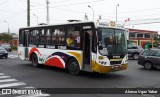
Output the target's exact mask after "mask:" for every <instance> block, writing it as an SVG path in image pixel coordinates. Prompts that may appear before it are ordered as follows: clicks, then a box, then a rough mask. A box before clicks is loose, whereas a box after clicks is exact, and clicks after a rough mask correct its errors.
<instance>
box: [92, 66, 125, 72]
mask: <svg viewBox="0 0 160 97" xmlns="http://www.w3.org/2000/svg"><path fill="white" fill-rule="evenodd" d="M127 67H128V64H121V65H113V66H101V65H99V64H96V65H94V66H92V68H93V69H92V71H93V72H98V73H109V72H115V71H121V70H125V69H127Z"/></svg>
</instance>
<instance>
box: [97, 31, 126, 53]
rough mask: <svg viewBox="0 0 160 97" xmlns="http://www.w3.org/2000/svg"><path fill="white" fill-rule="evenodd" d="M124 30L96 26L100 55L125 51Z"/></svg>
mask: <svg viewBox="0 0 160 97" xmlns="http://www.w3.org/2000/svg"><path fill="white" fill-rule="evenodd" d="M125 33H126V30H121V29H111V28H98V42H99V43H98V46H99V47H100V46H101V47H102V49H99V52H100V54H102V55H122V54H123V55H124V54H126V53H127V43H126V36H125Z"/></svg>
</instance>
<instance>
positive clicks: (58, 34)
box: [52, 28, 65, 45]
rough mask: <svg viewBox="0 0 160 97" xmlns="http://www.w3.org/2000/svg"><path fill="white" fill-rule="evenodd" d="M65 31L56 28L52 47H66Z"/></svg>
mask: <svg viewBox="0 0 160 97" xmlns="http://www.w3.org/2000/svg"><path fill="white" fill-rule="evenodd" d="M64 40H65V30H64V28H56V29H54V30H53V33H52V45H64V44H65V42H64Z"/></svg>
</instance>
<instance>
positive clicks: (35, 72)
mask: <svg viewBox="0 0 160 97" xmlns="http://www.w3.org/2000/svg"><path fill="white" fill-rule="evenodd" d="M159 73H160V70H145V69H143V67H141V66H139V65H138V64H137V61H136V60H129V67H128V69H127V70H124V71H119V72H112V73H108V74H97V73H88V72H81V74H80V75H78V76H75V75H71V74H69V73H68V72H67V71H66V70H63V69H58V68H54V67H48V66H43V67H42V68H34V67H33V66H32V65H31V63H30V62H28V61H22V60H20V59H19V58H18V56H17V54H16V52H11V53H9V58H8V59H0V88H160V77H159ZM42 92H43V91H42ZM0 96H2V97H3V96H4V97H7V96H8V97H13V96H15V97H46V96H50V97H160V95H149V94H145V95H139V94H116V95H112V94H79V95H77V94H49V93H45V92H44V93H43V94H42V95H27V96H26V95H0Z"/></svg>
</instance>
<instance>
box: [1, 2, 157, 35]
mask: <svg viewBox="0 0 160 97" xmlns="http://www.w3.org/2000/svg"><path fill="white" fill-rule="evenodd" d="M30 2H31V3H30V4H31V10H30V12H31V16H30V18H31V21H30V22H31V24H30V25H31V26H36V25H37V19H38V23H46V0H30ZM49 2H50V4H49V19H50V24H57V23H66V22H67V20H71V19H77V20H84V16H85V14H86V15H87V16H88V20H93V16H94V20H98V19H99V16H101V19H102V21H116V13H117V21H118V22H119V23H121V24H125V27H126V28H133V29H142V30H152V31H158V32H160V6H159V4H160V1H159V0H49ZM88 5H89V6H90V7H91V8H89V7H88ZM118 5H119V6H118ZM116 9H117V11H116ZM93 12H94V14H93ZM33 14H35V15H36V16H35V15H33ZM125 20H128V21H126V22H125ZM4 21H6V22H4ZM8 25H9V29H10V32H11V33H18V30H19V28H21V27H27V0H0V33H2V32H7V31H8Z"/></svg>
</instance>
